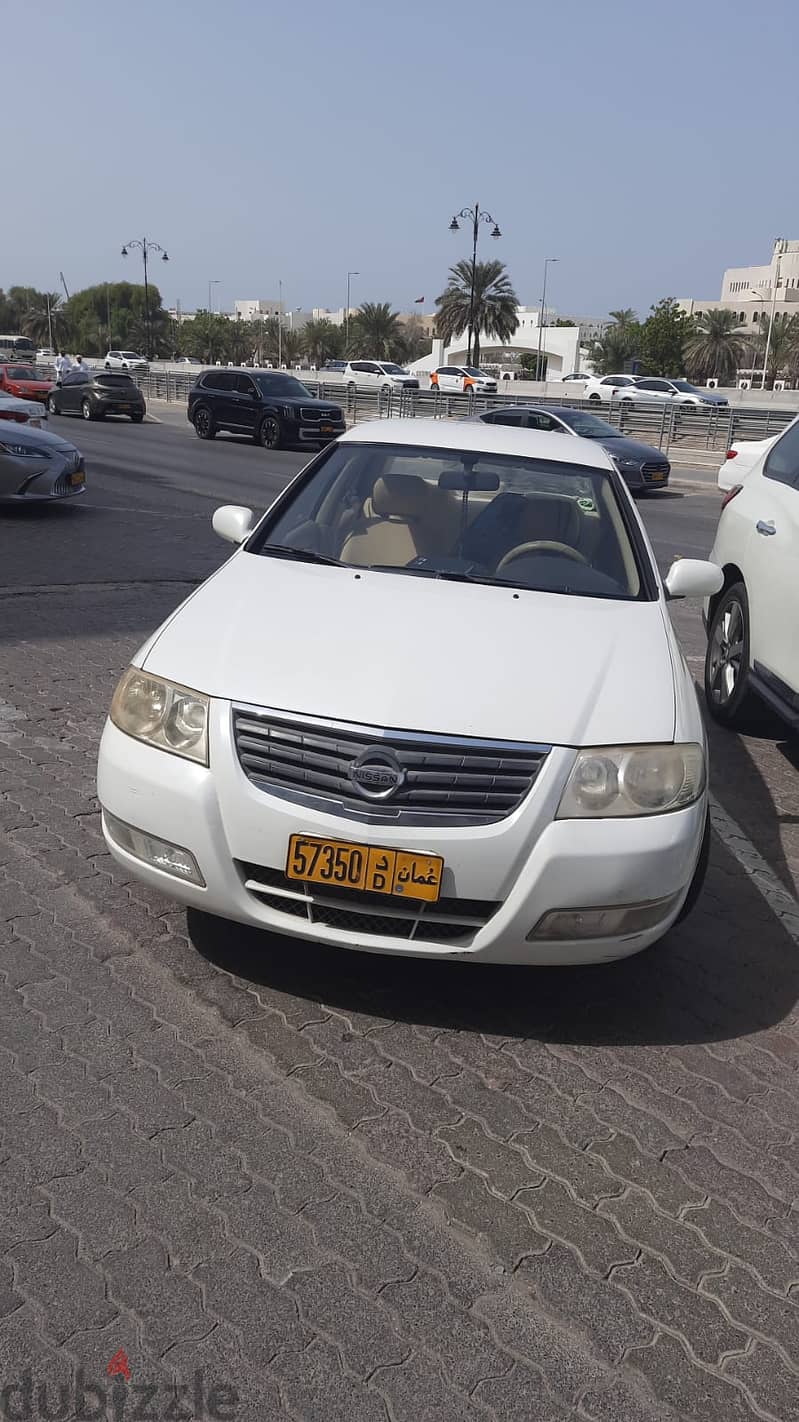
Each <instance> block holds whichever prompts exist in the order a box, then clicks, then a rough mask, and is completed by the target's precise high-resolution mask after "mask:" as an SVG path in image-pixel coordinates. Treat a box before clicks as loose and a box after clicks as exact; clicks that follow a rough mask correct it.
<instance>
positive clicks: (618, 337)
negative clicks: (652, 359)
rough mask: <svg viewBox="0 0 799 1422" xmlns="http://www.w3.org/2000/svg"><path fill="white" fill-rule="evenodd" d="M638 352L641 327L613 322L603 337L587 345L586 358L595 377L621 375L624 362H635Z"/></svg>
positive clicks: (634, 322)
mask: <svg viewBox="0 0 799 1422" xmlns="http://www.w3.org/2000/svg"><path fill="white" fill-rule="evenodd" d="M610 314H611V315H613V314H614V313H613V312H611V313H610ZM616 314H617V315H619V314H623V313H619V312H617V313H616ZM640 352H641V327H640V325H639V324H638V322H637V321H629V322H627V323H623V322H615V323H614V325H612V326H609V327H608V329H607V331H605V333H604V335H602V336H600V337H599V338H598V339H597V340H596V341H590V342H589V344H588V358H589V360H590V362H591V364H592V366H593V368H594V370H595V372H596V374H597V375H619V374H621V372H622V371H623V370H624V366H625V364H626V362H627V361H630V360H637V359H638V358H639V356H640Z"/></svg>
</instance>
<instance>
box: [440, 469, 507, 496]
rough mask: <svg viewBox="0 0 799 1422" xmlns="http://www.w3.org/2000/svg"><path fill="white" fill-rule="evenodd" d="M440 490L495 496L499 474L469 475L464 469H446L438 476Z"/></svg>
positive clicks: (473, 473) (472, 473) (471, 473)
mask: <svg viewBox="0 0 799 1422" xmlns="http://www.w3.org/2000/svg"><path fill="white" fill-rule="evenodd" d="M438 487H439V489H449V490H456V491H457V492H458V493H460V494H463V493H469V494H494V493H496V491H497V489H498V488H499V475H498V474H489V473H485V474H480V473H475V472H474V471H472V472H470V473H467V472H466V471H465V470H463V469H445V470H444V471H443V472H442V473H441V474H439V476H438Z"/></svg>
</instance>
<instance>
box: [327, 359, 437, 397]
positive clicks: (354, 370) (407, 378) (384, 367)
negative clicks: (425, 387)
mask: <svg viewBox="0 0 799 1422" xmlns="http://www.w3.org/2000/svg"><path fill="white" fill-rule="evenodd" d="M344 384H345V385H346V387H347V389H348V390H382V391H390V390H418V389H419V381H418V380H417V378H416V376H415V375H411V373H410V371H409V370H403V368H402V366H401V365H397V364H396V363H395V362H394V361H392V360H350V361H348V362H347V365H346V368H345V370H344Z"/></svg>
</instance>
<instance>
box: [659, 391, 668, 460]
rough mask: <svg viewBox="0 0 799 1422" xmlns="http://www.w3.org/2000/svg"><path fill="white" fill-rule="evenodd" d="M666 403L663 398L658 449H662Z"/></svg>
mask: <svg viewBox="0 0 799 1422" xmlns="http://www.w3.org/2000/svg"><path fill="white" fill-rule="evenodd" d="M666 404H667V402H666V401H665V400H664V401H663V411H662V413H661V416H660V440H659V443H658V449H662V448H663V432H664V430H665V428H666Z"/></svg>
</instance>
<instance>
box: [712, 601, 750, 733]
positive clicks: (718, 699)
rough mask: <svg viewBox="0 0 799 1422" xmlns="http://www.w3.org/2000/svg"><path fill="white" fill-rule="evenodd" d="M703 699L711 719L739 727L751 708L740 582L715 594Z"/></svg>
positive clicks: (746, 624)
mask: <svg viewBox="0 0 799 1422" xmlns="http://www.w3.org/2000/svg"><path fill="white" fill-rule="evenodd" d="M705 699H706V701H707V709H708V711H709V712H710V714H711V716H712V717H713V720H714V721H718V723H719V725H721V726H728V727H730V728H731V729H732V728H734V727H736V726H743V725H744V723H745V722H746V720H747V717H748V715H749V713H750V711H751V710H752V706H753V702H754V695H753V692H752V691H751V689H750V685H749V599H748V598H747V596H746V588H745V587H744V585H743V583H732V584H731V586H730V587H728V588H725V589H724V592H722V593H721V595H720V596H719V600H718V602H717V604H716V607H715V610H714V612H713V616H712V618H711V619H710V626H709V627H708V635H707V653H706V656H705Z"/></svg>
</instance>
